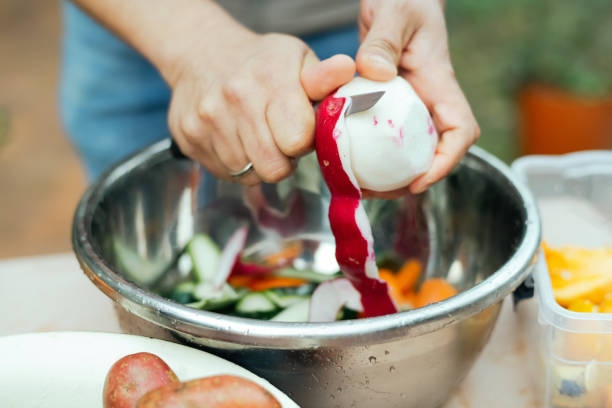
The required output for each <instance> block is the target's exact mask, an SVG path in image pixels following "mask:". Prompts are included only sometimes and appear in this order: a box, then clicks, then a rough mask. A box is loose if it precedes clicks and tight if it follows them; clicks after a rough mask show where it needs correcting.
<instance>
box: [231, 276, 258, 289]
mask: <svg viewBox="0 0 612 408" xmlns="http://www.w3.org/2000/svg"><path fill="white" fill-rule="evenodd" d="M252 280H253V276H245V275H235V276H230V277H229V279H228V280H227V283H229V284H230V285H232V286H233V287H235V288H246V287H248V286H249V284H250V283H251V281H252Z"/></svg>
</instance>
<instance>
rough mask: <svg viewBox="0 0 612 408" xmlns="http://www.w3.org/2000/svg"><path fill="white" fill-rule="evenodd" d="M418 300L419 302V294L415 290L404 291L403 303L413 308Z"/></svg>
mask: <svg viewBox="0 0 612 408" xmlns="http://www.w3.org/2000/svg"><path fill="white" fill-rule="evenodd" d="M417 302H418V295H417V293H416V292H414V291H412V290H411V291H409V292H404V293H403V294H402V304H403V305H408V306H410V307H412V308H415V307H417V306H416V305H417Z"/></svg>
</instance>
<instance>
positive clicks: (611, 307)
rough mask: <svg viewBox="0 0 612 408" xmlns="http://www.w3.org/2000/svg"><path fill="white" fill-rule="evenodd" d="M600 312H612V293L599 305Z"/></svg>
mask: <svg viewBox="0 0 612 408" xmlns="http://www.w3.org/2000/svg"><path fill="white" fill-rule="evenodd" d="M599 312H600V313H612V293H608V294H607V295H606V297H605V299H604V300H603V302H601V304H600V305H599Z"/></svg>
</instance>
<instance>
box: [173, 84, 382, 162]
mask: <svg viewBox="0 0 612 408" xmlns="http://www.w3.org/2000/svg"><path fill="white" fill-rule="evenodd" d="M384 94H385V91H376V92H367V93H362V94H357V95H352V96H348V97H347V98H346V100H347V103H348V107H347V108H346V110H345V111H344V116H345V117H347V116H349V115H352V114H354V113H358V112H363V111H366V110H368V109H370V108H371V107H372V106H374V105H376V103H377V102H378V101H379V100H380V98H382V97H383V95H384ZM318 107H319V104H318V103H317V104H315V105H314V110H315V111H316V110H317V108H318ZM170 140H171V142H170V153H172V156H173V157H174V158H175V159H188V157H187V156H185V155H184V154H183V152H181V149H180V147H179V146H178V145H177V144H176V142H175V141H174V139H173V138H171V139H170Z"/></svg>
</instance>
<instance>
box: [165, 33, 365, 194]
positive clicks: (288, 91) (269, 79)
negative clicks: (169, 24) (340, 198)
mask: <svg viewBox="0 0 612 408" xmlns="http://www.w3.org/2000/svg"><path fill="white" fill-rule="evenodd" d="M239 35H240V36H241V38H240V41H235V42H233V43H232V44H231V46H230V45H226V46H225V47H218V48H217V50H216V53H215V57H214V59H212V60H211V59H210V58H198V57H197V56H198V55H199V53H198V49H197V48H196V49H194V50H192V52H190V53H189V55H188V56H187V58H188V59H189V62H188V63H187V64H185V66H184V67H182V68H180V69H178V70H177V72H178V74H177V75H176V77H175V79H174V80H171V81H169V82H170V84H171V86H172V89H173V94H172V102H171V106H170V112H169V118H168V122H169V125H170V130H171V132H172V134H173V137H174V138H175V140H176V142H177V143H178V145H179V147H180V148H181V150H182V152H183V153H184V154H185V155H187V156H189V157H191V158H193V159H195V160H197V161H199V162H200V163H202V164H203V165H204V166H205V167H206V168H207V169H208V170H209V171H210V172H211V173H212V174H214V175H215V176H217V177H219V178H221V179H224V180H234V181H239V182H240V183H243V184H246V185H254V184H257V183H260V182H261V181H264V182H269V183H274V182H278V181H280V180H282V179H283V178H285V177H286V176H288V175H289V174H290V173H291V172H292V170H293V160H292V159H293V158H297V157H299V156H300V155H303V154H304V153H306V152H308V151H309V150H311V149H312V146H313V140H314V123H315V119H314V111H313V108H312V105H311V101H316V100H320V99H323V98H324V97H325V96H327V94H329V93H330V92H332V91H333V90H334V89H336V88H337V87H339V86H341V85H343V84H344V83H346V82H348V81H350V80H351V79H352V78H353V76H354V74H355V63H354V61H353V60H352V59H351V58H350V57H347V56H342V55H337V56H334V57H332V58H330V59H328V60H325V61H319V60H318V59H317V57H316V56H315V54H314V53H313V52H312V51H311V50H310V49H309V48H308V47H307V46H306V45H305V44H304V43H303V42H301V41H300V40H298V39H297V38H294V37H290V36H286V35H279V34H268V35H256V34H253V33H248V34H247V33H244V32H242V33H240V34H239ZM208 45H209V46H210V43H208ZM202 54H204V52H203V53H202ZM209 55H210V54H209ZM249 162H251V163H252V164H253V168H254V171H251V172H248V173H247V174H245V175H244V176H242V177H239V178H235V179H233V178H232V177H231V176H230V175H229V174H230V173H231V172H236V171H239V170H241V169H242V168H244V167H245V165H246V164H247V163H249Z"/></svg>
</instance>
